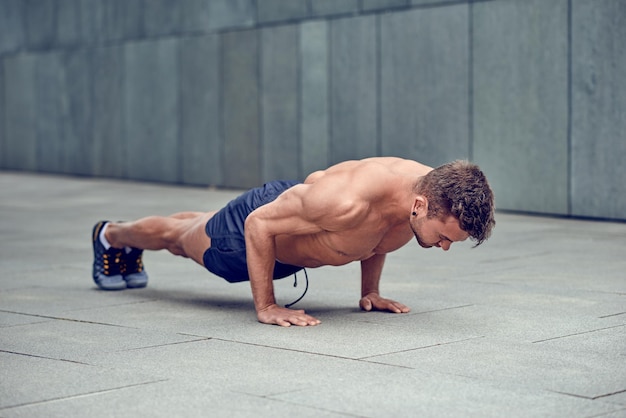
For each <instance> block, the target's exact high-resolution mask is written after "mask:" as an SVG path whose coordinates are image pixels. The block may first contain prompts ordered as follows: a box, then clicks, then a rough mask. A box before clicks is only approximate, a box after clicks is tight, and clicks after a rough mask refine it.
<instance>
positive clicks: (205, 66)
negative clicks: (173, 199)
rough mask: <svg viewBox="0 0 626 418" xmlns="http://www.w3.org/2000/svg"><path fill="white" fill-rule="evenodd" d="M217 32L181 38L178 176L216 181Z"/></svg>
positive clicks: (219, 171) (219, 165) (194, 181)
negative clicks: (179, 162) (179, 154)
mask: <svg viewBox="0 0 626 418" xmlns="http://www.w3.org/2000/svg"><path fill="white" fill-rule="evenodd" d="M219 52H220V49H219V36H218V35H208V36H203V37H199V38H190V39H185V40H181V55H180V83H181V86H180V95H181V99H180V100H181V131H180V140H181V144H180V145H181V147H180V153H181V174H182V176H181V180H182V181H183V182H184V183H191V184H214V185H220V184H222V182H223V178H222V146H221V136H220V117H219V116H220V109H219V104H220V82H219V80H220V54H219Z"/></svg>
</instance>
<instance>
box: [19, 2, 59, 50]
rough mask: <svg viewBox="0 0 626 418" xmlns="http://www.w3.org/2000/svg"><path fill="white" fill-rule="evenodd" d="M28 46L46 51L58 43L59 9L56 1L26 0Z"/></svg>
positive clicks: (25, 18)
mask: <svg viewBox="0 0 626 418" xmlns="http://www.w3.org/2000/svg"><path fill="white" fill-rule="evenodd" d="M23 7H24V17H23V19H24V31H25V37H26V46H27V47H28V48H32V49H46V48H50V47H52V46H53V45H54V43H55V41H56V22H57V13H58V10H57V7H56V2H55V1H54V0H24V6H23Z"/></svg>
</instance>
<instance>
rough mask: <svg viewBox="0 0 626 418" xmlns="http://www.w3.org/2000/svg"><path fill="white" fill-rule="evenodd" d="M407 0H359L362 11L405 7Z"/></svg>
mask: <svg viewBox="0 0 626 418" xmlns="http://www.w3.org/2000/svg"><path fill="white" fill-rule="evenodd" d="M408 4H409V0H361V7H362V8H363V10H367V11H369V10H381V9H393V8H397V7H403V6H407V5H408Z"/></svg>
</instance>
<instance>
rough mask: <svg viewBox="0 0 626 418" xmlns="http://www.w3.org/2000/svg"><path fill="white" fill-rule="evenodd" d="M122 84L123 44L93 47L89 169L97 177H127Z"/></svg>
mask: <svg viewBox="0 0 626 418" xmlns="http://www.w3.org/2000/svg"><path fill="white" fill-rule="evenodd" d="M123 86H124V49H123V47H121V46H112V47H104V48H97V49H94V51H93V103H92V109H93V113H92V118H93V119H92V120H93V123H92V136H93V156H92V160H93V166H92V170H93V171H92V172H93V174H94V175H97V176H105V177H117V178H123V177H125V176H126V162H125V159H126V157H125V156H126V143H127V142H126V140H125V138H124V117H123V115H124V92H123Z"/></svg>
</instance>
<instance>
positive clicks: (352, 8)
mask: <svg viewBox="0 0 626 418" xmlns="http://www.w3.org/2000/svg"><path fill="white" fill-rule="evenodd" d="M358 11H359V2H358V0H315V1H312V2H311V16H313V17H315V16H333V15H338V14H345V13H358Z"/></svg>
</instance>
